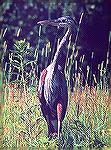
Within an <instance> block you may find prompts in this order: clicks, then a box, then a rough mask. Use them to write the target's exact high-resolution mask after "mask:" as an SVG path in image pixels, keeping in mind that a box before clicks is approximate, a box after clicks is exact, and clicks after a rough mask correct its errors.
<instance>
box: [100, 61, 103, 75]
mask: <svg viewBox="0 0 111 150" xmlns="http://www.w3.org/2000/svg"><path fill="white" fill-rule="evenodd" d="M103 64H104V61H102V63H101V68H100V76H101V77H102V75H103Z"/></svg>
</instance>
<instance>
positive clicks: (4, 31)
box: [2, 28, 7, 37]
mask: <svg viewBox="0 0 111 150" xmlns="http://www.w3.org/2000/svg"><path fill="white" fill-rule="evenodd" d="M6 32H7V28H5V30H4V32H3V35H2V37H4V36H5V34H6Z"/></svg>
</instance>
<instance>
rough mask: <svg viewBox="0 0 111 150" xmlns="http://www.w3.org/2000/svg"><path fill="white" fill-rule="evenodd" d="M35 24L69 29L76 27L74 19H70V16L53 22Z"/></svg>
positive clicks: (45, 21)
mask: <svg viewBox="0 0 111 150" xmlns="http://www.w3.org/2000/svg"><path fill="white" fill-rule="evenodd" d="M37 24H41V25H45V24H46V25H52V26H57V27H71V26H72V25H75V26H77V21H76V19H75V18H72V17H70V16H65V17H60V18H58V19H54V20H43V21H39V22H38V23H37Z"/></svg>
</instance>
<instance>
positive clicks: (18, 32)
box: [16, 28, 21, 37]
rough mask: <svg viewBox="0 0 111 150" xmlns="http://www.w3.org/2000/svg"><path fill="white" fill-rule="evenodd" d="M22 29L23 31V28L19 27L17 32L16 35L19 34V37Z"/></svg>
mask: <svg viewBox="0 0 111 150" xmlns="http://www.w3.org/2000/svg"><path fill="white" fill-rule="evenodd" d="M20 31H21V28H19V29H18V30H17V33H16V36H17V37H19V35H20Z"/></svg>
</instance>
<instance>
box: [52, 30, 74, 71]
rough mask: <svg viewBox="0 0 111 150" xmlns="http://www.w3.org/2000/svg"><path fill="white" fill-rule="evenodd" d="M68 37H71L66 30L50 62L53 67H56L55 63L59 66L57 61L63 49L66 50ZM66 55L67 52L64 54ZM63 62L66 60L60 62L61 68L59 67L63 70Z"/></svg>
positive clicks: (69, 31)
mask: <svg viewBox="0 0 111 150" xmlns="http://www.w3.org/2000/svg"><path fill="white" fill-rule="evenodd" d="M70 35H71V29H69V28H68V29H67V31H66V33H65V35H64V36H63V38H62V40H61V41H60V44H59V46H58V47H57V51H56V53H55V55H54V59H53V61H52V63H54V66H56V64H57V63H58V64H59V62H58V60H59V57H60V54H61V52H63V51H64V50H65V49H67V45H68V43H69V37H70ZM66 54H67V52H66ZM65 57H66V56H65ZM65 61H66V58H64V60H63V61H62V63H63V66H61V67H63V69H64V67H65Z"/></svg>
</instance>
